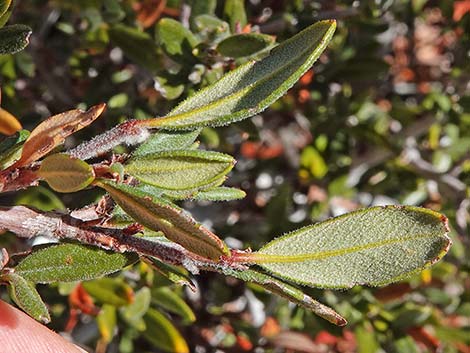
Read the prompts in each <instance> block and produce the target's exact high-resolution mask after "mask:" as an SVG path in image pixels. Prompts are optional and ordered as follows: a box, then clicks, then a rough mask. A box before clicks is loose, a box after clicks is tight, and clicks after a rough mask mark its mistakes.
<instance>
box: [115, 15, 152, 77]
mask: <svg viewBox="0 0 470 353" xmlns="http://www.w3.org/2000/svg"><path fill="white" fill-rule="evenodd" d="M109 38H110V39H111V41H112V42H113V43H114V44H115V45H117V46H118V47H120V48H121V49H122V50H123V51H124V54H126V55H127V56H128V57H129V59H131V60H132V61H135V62H136V63H137V64H138V65H141V66H143V67H145V68H146V69H148V70H150V71H151V72H153V73H154V72H157V70H158V69H159V67H160V58H159V55H158V52H157V45H156V44H155V42H154V40H153V39H152V37H151V36H150V35H149V34H147V33H145V32H142V31H139V30H138V29H135V28H133V27H128V26H125V25H122V24H116V25H114V26H113V27H111V28H110V29H109Z"/></svg>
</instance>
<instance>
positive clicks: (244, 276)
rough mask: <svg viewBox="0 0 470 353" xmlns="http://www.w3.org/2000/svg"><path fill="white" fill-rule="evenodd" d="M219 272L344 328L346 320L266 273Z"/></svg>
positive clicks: (247, 270) (246, 271)
mask: <svg viewBox="0 0 470 353" xmlns="http://www.w3.org/2000/svg"><path fill="white" fill-rule="evenodd" d="M220 271H221V272H222V273H223V274H225V275H227V276H232V277H235V278H238V279H240V280H242V281H246V282H253V283H256V284H258V285H260V286H261V287H263V288H264V289H266V290H268V291H270V292H272V293H275V294H277V295H279V296H281V297H283V298H286V299H287V300H290V301H291V302H293V303H295V304H297V305H300V306H303V307H304V308H307V309H309V310H312V311H313V312H314V313H315V314H316V315H318V316H320V317H322V318H324V319H325V320H328V321H329V322H331V323H333V324H335V325H339V326H344V325H346V323H347V322H346V319H344V318H343V317H342V316H341V315H339V314H338V313H337V312H335V311H334V310H333V309H331V308H329V307H327V306H326V305H323V304H321V303H320V302H318V301H316V300H315V299H313V298H312V297H310V296H309V295H307V294H305V293H304V292H303V291H302V290H300V289H298V288H296V287H294V286H293V285H291V284H288V283H285V282H284V281H282V280H280V279H278V278H275V277H273V276H270V275H268V274H266V273H263V272H260V271H259V270H256V269H253V268H250V269H243V270H237V269H234V268H230V267H225V268H221V269H220Z"/></svg>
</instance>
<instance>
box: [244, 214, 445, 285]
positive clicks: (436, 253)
mask: <svg viewBox="0 0 470 353" xmlns="http://www.w3.org/2000/svg"><path fill="white" fill-rule="evenodd" d="M448 232H449V229H448V226H447V219H446V218H445V217H444V216H443V215H441V214H439V213H437V212H434V211H431V210H428V209H424V208H417V207H411V206H384V207H372V208H367V209H363V210H359V211H356V212H352V213H349V214H346V215H343V216H340V217H336V218H332V219H330V220H327V221H324V222H320V223H317V224H315V225H312V226H308V227H305V228H302V229H299V230H296V231H294V232H292V233H289V234H287V235H284V236H282V237H280V238H278V239H275V240H273V241H272V242H270V243H268V244H267V245H265V246H264V247H263V248H261V250H259V252H257V253H252V254H249V255H251V256H252V261H253V262H255V263H258V264H259V265H260V266H262V267H263V268H265V269H266V270H268V271H269V272H271V273H273V274H275V275H277V276H279V277H281V278H285V279H288V280H290V281H294V282H298V283H302V284H305V285H310V286H316V287H329V288H350V287H352V286H354V285H357V284H365V285H371V286H380V285H385V284H388V283H391V282H394V281H398V280H401V279H403V278H406V277H407V276H409V275H410V274H412V273H415V272H418V271H420V270H422V269H423V268H426V267H428V266H430V265H432V264H433V263H435V262H436V261H438V260H439V259H440V258H442V256H444V254H445V253H446V252H447V251H448V249H449V247H450V244H451V241H450V239H449V237H447V233H448ZM251 256H248V257H251Z"/></svg>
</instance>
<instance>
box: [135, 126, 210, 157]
mask: <svg viewBox="0 0 470 353" xmlns="http://www.w3.org/2000/svg"><path fill="white" fill-rule="evenodd" d="M200 132H201V129H197V130H193V131H187V132H186V131H183V132H175V131H158V132H157V133H155V134H153V135H152V136H150V137H149V138H148V139H147V140H146V141H145V142H144V143H143V144H141V145H140V146H139V147H138V148H137V149H136V150H135V151H134V152H133V153H132V157H142V156H145V155H148V154H152V153H156V152H162V151H171V150H184V149H187V148H189V147H190V146H191V145H192V144H193V143H194V141H196V139H197V137H198V136H199V133H200Z"/></svg>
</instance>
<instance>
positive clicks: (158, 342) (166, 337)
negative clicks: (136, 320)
mask: <svg viewBox="0 0 470 353" xmlns="http://www.w3.org/2000/svg"><path fill="white" fill-rule="evenodd" d="M144 321H145V326H146V330H145V331H144V332H143V336H144V337H145V339H146V340H147V341H149V342H150V343H151V344H153V345H154V346H155V347H157V348H159V349H162V350H164V351H166V352H170V353H187V352H189V348H188V345H187V343H186V341H185V340H184V338H183V337H182V336H181V334H180V333H179V332H178V330H177V329H176V328H175V326H173V324H172V323H171V321H170V320H168V319H167V318H166V317H165V316H164V315H163V314H162V313H160V312H158V311H157V310H155V309H149V310H148V311H147V313H146V314H145V316H144Z"/></svg>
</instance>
